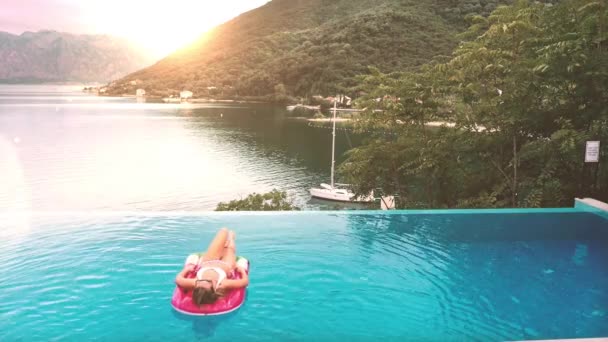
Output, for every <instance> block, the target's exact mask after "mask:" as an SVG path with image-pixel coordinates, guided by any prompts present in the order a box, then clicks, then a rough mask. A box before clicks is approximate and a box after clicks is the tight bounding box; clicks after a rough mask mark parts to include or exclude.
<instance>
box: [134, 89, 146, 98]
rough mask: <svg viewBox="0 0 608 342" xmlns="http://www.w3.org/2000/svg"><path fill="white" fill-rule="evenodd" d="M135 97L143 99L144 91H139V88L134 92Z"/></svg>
mask: <svg viewBox="0 0 608 342" xmlns="http://www.w3.org/2000/svg"><path fill="white" fill-rule="evenodd" d="M135 96H137V97H144V96H146V91H145V90H143V89H141V88H140V89H137V90H136V91H135Z"/></svg>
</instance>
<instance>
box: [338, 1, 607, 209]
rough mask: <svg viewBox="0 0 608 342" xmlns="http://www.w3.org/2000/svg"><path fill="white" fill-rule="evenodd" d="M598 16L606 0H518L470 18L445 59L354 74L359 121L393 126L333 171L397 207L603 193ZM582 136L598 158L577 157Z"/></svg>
mask: <svg viewBox="0 0 608 342" xmlns="http://www.w3.org/2000/svg"><path fill="white" fill-rule="evenodd" d="M607 22H608V17H607V10H606V3H605V1H594V2H590V1H584V0H565V1H562V2H561V3H559V4H558V5H554V6H550V5H546V4H540V3H528V2H525V1H520V2H517V3H516V4H514V5H512V6H500V7H498V8H497V9H496V10H494V11H493V12H492V13H491V15H490V16H489V17H487V18H483V17H476V18H475V19H474V20H473V23H472V25H471V26H470V28H469V30H468V31H467V32H465V34H463V37H466V38H467V40H466V41H464V42H462V43H461V44H460V45H459V47H458V48H457V49H456V50H455V51H454V53H453V56H452V58H450V59H449V60H448V61H445V62H442V63H432V64H428V65H425V66H424V67H422V68H420V69H419V70H416V71H412V72H403V73H395V74H382V73H380V72H379V71H377V70H376V71H373V72H372V73H371V74H370V75H368V76H364V77H361V78H360V81H361V84H362V85H363V88H364V89H366V92H367V93H368V96H367V97H366V98H365V99H363V100H362V101H361V102H360V103H359V104H360V105H361V106H362V107H365V108H367V111H366V113H367V114H366V116H365V120H363V121H361V122H359V125H360V126H362V127H365V128H366V129H367V130H369V129H375V130H377V131H383V132H385V131H387V130H388V131H390V132H392V134H390V135H389V137H391V138H389V139H386V138H384V137H383V136H382V137H381V136H378V137H375V138H374V139H371V140H370V141H369V142H368V143H367V144H365V145H363V146H361V147H359V148H357V149H355V150H353V151H351V152H349V156H348V159H347V161H346V162H345V163H344V164H343V165H342V167H341V172H342V173H343V175H344V177H346V178H348V179H349V181H350V182H351V183H353V184H356V185H357V191H358V192H359V193H367V192H368V191H369V190H371V189H373V188H377V187H380V188H383V189H384V190H385V191H386V192H390V193H394V194H397V195H398V196H399V199H400V201H399V206H401V207H505V206H513V207H522V206H523V207H547V206H563V205H571V203H572V200H573V198H574V197H583V196H593V197H597V198H599V199H603V200H608V170H606V167H605V166H602V165H605V156H606V155H607V152H608V148H607V147H608V52H607V50H608V38H607V35H606V28H605V25H606V23H607ZM433 121H440V122H446V123H450V124H451V125H447V124H444V125H443V127H432V122H433ZM587 140H600V141H602V143H603V144H602V151H601V153H602V155H603V156H604V161H603V163H604V164H601V165H598V164H585V163H584V162H583V161H584V160H583V156H584V145H585V141H587Z"/></svg>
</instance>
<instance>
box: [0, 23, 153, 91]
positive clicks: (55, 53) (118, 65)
mask: <svg viewBox="0 0 608 342" xmlns="http://www.w3.org/2000/svg"><path fill="white" fill-rule="evenodd" d="M151 62H152V61H151V60H150V58H148V57H146V56H145V55H144V54H143V53H142V52H140V51H138V50H137V49H136V48H135V47H133V46H131V44H129V43H128V42H126V41H124V40H123V39H119V38H116V37H110V36H105V35H75V34H70V33H63V32H56V31H39V32H24V33H23V34H21V35H14V34H10V33H6V32H0V82H57V81H61V82H64V81H75V82H107V81H110V80H112V79H115V78H118V77H123V76H125V75H127V74H128V73H130V72H133V71H135V70H138V69H140V68H142V67H144V66H147V65H149V64H150V63H151Z"/></svg>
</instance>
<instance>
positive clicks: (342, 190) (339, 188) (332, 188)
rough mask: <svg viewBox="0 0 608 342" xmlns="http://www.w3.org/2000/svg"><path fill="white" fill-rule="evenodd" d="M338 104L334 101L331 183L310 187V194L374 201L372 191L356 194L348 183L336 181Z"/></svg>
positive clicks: (351, 200)
mask: <svg viewBox="0 0 608 342" xmlns="http://www.w3.org/2000/svg"><path fill="white" fill-rule="evenodd" d="M337 106H338V103H337V101H334V110H333V112H334V115H333V120H332V121H333V130H332V140H331V184H326V183H321V185H320V188H312V189H310V195H311V196H312V197H316V198H321V199H325V200H330V201H339V202H373V201H374V195H373V193H370V194H369V195H367V196H355V194H354V193H353V192H352V191H350V190H349V189H348V188H347V186H348V184H337V183H335V182H334V169H335V166H336V112H337V111H338V107H337Z"/></svg>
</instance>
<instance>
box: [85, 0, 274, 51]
mask: <svg viewBox="0 0 608 342" xmlns="http://www.w3.org/2000/svg"><path fill="white" fill-rule="evenodd" d="M266 2H267V0H232V1H219V2H218V1H206V0H175V1H171V2H162V1H140V0H134V1H122V0H108V1H105V2H103V3H101V2H93V3H91V4H90V6H87V8H86V13H84V16H85V17H86V20H85V21H84V22H85V25H88V26H89V30H91V31H95V32H104V33H108V34H112V35H116V36H122V37H125V38H127V39H129V40H131V41H133V42H134V43H136V44H137V45H139V46H141V47H142V48H143V49H145V50H146V51H147V52H148V53H149V54H150V55H151V56H153V57H155V58H162V57H164V56H166V55H168V54H169V53H171V52H173V51H175V50H177V49H179V48H181V47H184V46H186V45H188V44H189V43H192V42H194V41H196V40H197V38H199V37H201V36H202V34H204V33H205V32H207V31H209V30H210V29H212V28H213V27H215V26H217V25H219V24H222V23H224V22H226V21H228V20H230V19H231V18H233V17H236V16H238V15H239V14H240V13H242V12H244V11H247V10H250V9H253V8H256V7H259V6H261V5H263V4H264V3H266Z"/></svg>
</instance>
